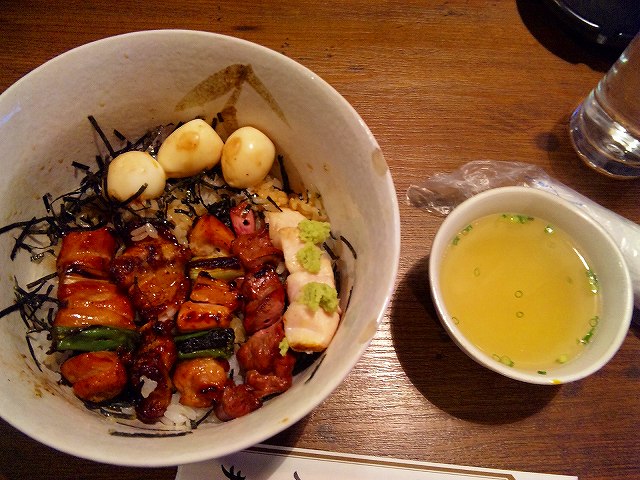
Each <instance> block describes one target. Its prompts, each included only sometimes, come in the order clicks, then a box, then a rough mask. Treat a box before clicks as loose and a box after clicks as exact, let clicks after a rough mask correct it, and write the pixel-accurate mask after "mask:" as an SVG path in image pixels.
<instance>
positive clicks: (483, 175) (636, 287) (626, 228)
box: [407, 160, 640, 308]
mask: <svg viewBox="0 0 640 480" xmlns="http://www.w3.org/2000/svg"><path fill="white" fill-rule="evenodd" d="M508 186H525V187H532V188H538V189H540V190H546V191H547V192H549V193H552V194H554V195H557V196H558V197H560V198H563V199H564V200H567V201H569V202H571V203H573V204H575V205H577V206H579V207H580V208H582V209H583V210H584V211H585V213H587V214H589V215H590V216H591V217H593V219H594V220H595V221H596V222H598V223H599V224H600V225H601V226H602V227H604V229H605V230H606V231H607V232H608V233H609V235H611V237H612V238H613V240H614V241H615V242H616V244H617V245H618V248H620V251H621V252H622V255H623V257H624V259H625V261H626V263H627V266H628V268H629V273H630V275H631V281H632V283H633V293H634V304H635V307H636V308H640V250H639V248H640V225H638V224H636V223H634V222H632V221H631V220H628V219H626V218H624V217H623V216H621V215H618V214H617V213H615V212H612V211H611V210H609V209H607V208H604V207H603V206H601V205H599V204H597V203H596V202H594V201H592V200H590V199H588V198H587V197H585V196H584V195H581V194H579V193H578V192H576V191H575V190H573V189H571V188H569V187H567V186H566V185H564V184H563V183H561V182H558V181H557V180H554V179H553V178H552V177H550V176H549V175H547V173H546V172H545V171H544V170H543V169H542V168H540V167H538V166H536V165H531V164H528V163H520V162H501V161H493V160H476V161H473V162H469V163H467V164H465V165H463V166H462V167H460V168H459V169H458V170H455V171H453V172H450V173H438V174H436V175H433V176H432V177H429V178H427V179H426V180H424V182H423V183H421V184H419V185H411V186H409V188H408V190H407V203H408V204H409V205H412V206H414V207H416V208H420V209H423V210H426V211H428V212H431V213H434V214H436V215H440V216H446V215H448V214H449V212H451V210H453V209H454V208H455V207H456V206H457V205H459V204H460V203H462V202H463V201H464V200H466V199H468V198H471V197H472V196H473V195H476V194H478V193H480V192H483V191H485V190H489V189H490V188H497V187H508Z"/></svg>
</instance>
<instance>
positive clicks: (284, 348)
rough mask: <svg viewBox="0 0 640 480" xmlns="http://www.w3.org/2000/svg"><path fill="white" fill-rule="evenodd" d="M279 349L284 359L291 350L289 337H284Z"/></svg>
mask: <svg viewBox="0 0 640 480" xmlns="http://www.w3.org/2000/svg"><path fill="white" fill-rule="evenodd" d="M278 348H279V349H280V355H282V356H283V357H284V356H285V355H286V354H287V351H288V350H289V340H287V337H284V338H283V339H282V341H281V342H280V343H279V344H278Z"/></svg>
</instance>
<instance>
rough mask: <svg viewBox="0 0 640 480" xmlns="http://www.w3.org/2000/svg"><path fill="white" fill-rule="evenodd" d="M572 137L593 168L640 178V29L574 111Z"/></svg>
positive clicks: (601, 171) (584, 159)
mask: <svg viewBox="0 0 640 480" xmlns="http://www.w3.org/2000/svg"><path fill="white" fill-rule="evenodd" d="M569 131H570V136H571V141H572V143H573V146H574V147H575V149H576V151H577V152H578V155H579V156H580V158H582V160H583V161H584V162H585V163H586V164H587V165H588V166H590V167H591V168H593V169H595V170H596V171H598V172H600V173H603V174H605V175H607V176H610V177H614V178H622V179H624V178H640V33H638V35H636V37H635V38H634V39H633V40H632V41H631V43H630V44H629V45H628V46H627V48H626V49H625V51H624V52H623V53H622V55H621V56H620V58H619V59H618V60H617V61H616V63H615V64H614V65H613V66H612V67H611V69H610V70H609V71H608V72H607V74H606V75H605V76H604V77H603V78H602V80H600V82H599V83H598V85H597V86H596V88H594V89H593V90H592V91H591V93H589V95H588V96H587V98H585V100H584V101H583V102H582V104H580V106H579V107H578V108H577V109H576V110H575V111H574V112H573V115H572V116H571V121H570V122H569Z"/></svg>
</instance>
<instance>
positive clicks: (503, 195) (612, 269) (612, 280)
mask: <svg viewBox="0 0 640 480" xmlns="http://www.w3.org/2000/svg"><path fill="white" fill-rule="evenodd" d="M496 213H518V214H524V215H530V216H533V217H538V218H543V219H545V220H546V221H548V222H550V223H551V224H552V225H555V226H557V227H558V228H560V229H562V230H564V231H565V232H566V233H568V234H569V236H570V237H571V238H572V239H573V240H574V241H575V242H576V244H577V247H578V249H579V250H580V251H581V252H583V253H584V255H585V256H586V257H587V258H589V259H590V262H591V263H590V266H591V267H592V269H593V271H594V272H596V274H597V275H598V282H599V286H600V293H599V294H600V295H601V302H602V314H601V315H600V321H599V323H598V327H597V330H596V332H595V334H594V335H593V337H592V339H591V341H590V342H589V343H588V344H587V345H586V347H585V349H584V351H583V352H582V353H581V354H580V355H579V356H578V357H577V358H576V359H574V360H572V361H570V362H567V363H565V364H558V365H557V366H556V367H554V368H553V369H549V368H545V370H546V375H540V374H538V373H537V371H535V370H528V371H526V370H520V369H518V368H517V366H514V367H510V366H507V365H504V364H503V363H500V362H499V361H497V360H495V359H494V358H492V356H491V355H488V354H486V353H485V352H483V351H482V350H481V349H479V348H478V347H477V346H475V345H474V344H473V343H472V342H470V341H469V340H468V339H467V338H466V337H465V336H464V335H463V333H462V332H461V331H460V329H459V328H458V326H457V325H456V324H455V322H454V321H452V317H451V314H450V313H449V312H448V310H447V306H446V305H445V303H444V301H443V298H442V291H441V289H440V269H441V261H442V256H443V254H444V252H445V250H446V248H447V246H448V245H449V244H450V242H451V241H452V239H453V238H454V236H455V235H456V234H457V233H458V232H460V231H461V230H462V229H463V228H465V227H466V226H467V225H469V224H470V223H472V222H473V221H474V220H477V219H478V218H480V217H483V216H486V215H490V214H496ZM429 279H430V285H431V294H432V298H433V302H434V304H435V306H436V309H437V312H438V315H439V317H440V320H441V322H442V324H443V325H444V327H445V328H446V330H447V332H448V333H449V335H450V336H451V338H452V339H453V340H454V341H455V342H456V344H457V345H458V346H459V347H460V348H461V349H462V350H463V351H464V352H465V353H466V354H467V355H469V356H470V357H471V358H472V359H474V360H475V361H476V362H478V363H480V364H481V365H484V366H485V367H487V368H489V369H491V370H494V371H496V372H498V373H501V374H502V375H505V376H507V377H510V378H513V379H516V380H520V381H523V382H528V383H535V384H560V383H567V382H571V381H575V380H579V379H582V378H584V377H586V376H587V375H590V374H592V373H594V372H595V371H597V370H598V369H600V368H601V367H602V366H603V365H605V364H606V363H607V362H608V361H609V360H610V359H611V358H612V357H613V355H614V354H615V353H616V351H617V350H618V348H619V347H620V345H621V344H622V342H623V340H624V338H625V336H626V334H627V331H628V329H629V324H630V322H631V316H632V313H633V290H632V286H631V280H630V276H629V272H628V269H627V266H626V264H625V261H624V259H623V257H622V254H621V253H620V251H619V250H618V247H617V245H616V244H615V242H614V241H613V240H612V239H611V237H610V236H609V234H607V232H606V231H605V230H604V229H603V228H602V227H601V226H600V225H599V224H598V223H596V222H595V221H594V220H593V219H592V218H591V217H590V216H589V215H587V214H586V213H584V211H582V210H581V209H580V207H578V206H576V205H574V204H572V203H569V202H567V201H566V200H563V199H561V198H559V197H557V196H555V195H553V194H551V193H548V192H544V191H541V190H536V189H534V188H528V187H503V188H496V189H493V190H488V191H486V192H483V193H480V194H478V195H476V196H474V197H471V198H470V199H468V200H466V201H465V202H463V203H462V204H460V205H459V206H458V207H456V208H455V209H454V210H453V211H452V212H451V213H450V214H449V216H448V217H447V218H446V219H445V220H444V222H443V223H442V225H441V227H440V229H439V230H438V233H437V234H436V236H435V239H434V242H433V245H432V247H431V254H430V257H429Z"/></svg>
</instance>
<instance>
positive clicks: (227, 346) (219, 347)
mask: <svg viewBox="0 0 640 480" xmlns="http://www.w3.org/2000/svg"><path fill="white" fill-rule="evenodd" d="M174 341H175V343H176V348H177V349H178V358H180V359H183V360H184V359H189V358H199V357H213V358H229V357H231V355H233V342H234V341H235V333H234V331H233V328H213V329H211V330H204V331H198V332H193V333H187V334H184V335H178V336H176V337H174Z"/></svg>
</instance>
